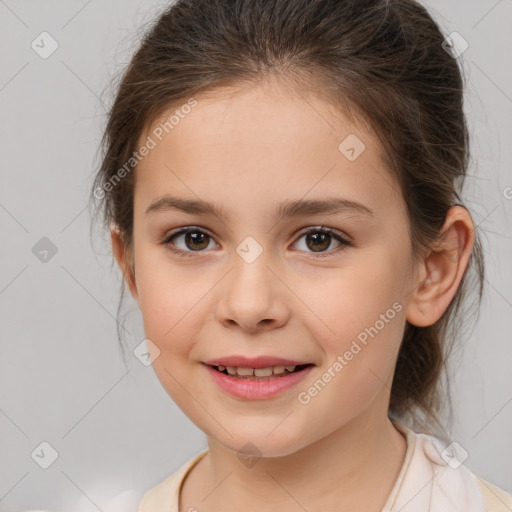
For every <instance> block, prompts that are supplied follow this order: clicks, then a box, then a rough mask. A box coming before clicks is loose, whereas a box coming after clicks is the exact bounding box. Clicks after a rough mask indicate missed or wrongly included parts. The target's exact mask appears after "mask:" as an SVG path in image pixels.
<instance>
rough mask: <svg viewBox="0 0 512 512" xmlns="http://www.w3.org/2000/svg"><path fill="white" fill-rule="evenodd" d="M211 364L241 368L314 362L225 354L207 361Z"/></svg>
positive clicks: (206, 362)
mask: <svg viewBox="0 0 512 512" xmlns="http://www.w3.org/2000/svg"><path fill="white" fill-rule="evenodd" d="M204 363H205V364H207V365H209V366H238V367H241V368H268V367H269V366H299V365H301V364H313V363H311V362H309V361H294V360H292V359H284V358H282V357H274V356H259V357H244V356H224V357H219V358H218V359H210V360H209V361H205V362H204Z"/></svg>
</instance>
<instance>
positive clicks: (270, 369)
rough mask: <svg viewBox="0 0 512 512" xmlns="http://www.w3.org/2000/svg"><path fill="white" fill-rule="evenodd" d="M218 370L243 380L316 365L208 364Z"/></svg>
mask: <svg viewBox="0 0 512 512" xmlns="http://www.w3.org/2000/svg"><path fill="white" fill-rule="evenodd" d="M208 366H210V367H211V368H213V369H215V370H216V371H217V372H219V373H222V374H224V375H228V376H229V377H232V378H235V379H241V380H272V379H280V378H283V377H286V376H288V375H290V374H292V373H300V372H302V371H304V370H305V369H306V368H309V367H311V366H314V364H312V363H308V364H299V365H279V366H267V367H265V368H249V367H241V366H224V365H208Z"/></svg>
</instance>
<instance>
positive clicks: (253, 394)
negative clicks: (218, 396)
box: [205, 365, 313, 400]
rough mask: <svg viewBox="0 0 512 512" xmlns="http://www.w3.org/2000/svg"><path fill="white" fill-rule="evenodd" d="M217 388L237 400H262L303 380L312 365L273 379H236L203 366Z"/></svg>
mask: <svg viewBox="0 0 512 512" xmlns="http://www.w3.org/2000/svg"><path fill="white" fill-rule="evenodd" d="M205 366H206V369H207V370H208V372H209V373H210V375H211V376H212V378H213V380H214V381H215V382H216V383H217V384H218V386H219V387H220V388H221V389H223V390H224V391H226V392H227V393H229V394H231V395H233V396H236V397H238V398H244V399H246V400H263V399H265V398H272V397H273V396H276V395H278V394H279V393H282V392H283V391H286V390H287V389H290V388H292V387H293V386H295V385H296V384H298V383H299V382H300V381H301V380H303V379H304V378H305V377H306V375H308V374H309V372H310V371H311V370H312V369H313V365H311V366H308V367H306V368H304V369H303V370H300V371H298V372H293V373H287V374H286V375H284V376H283V377H274V378H271V379H261V380H252V379H238V378H236V377H231V376H230V375H225V374H224V373H221V372H219V371H218V370H216V369H215V368H213V366H209V365H205Z"/></svg>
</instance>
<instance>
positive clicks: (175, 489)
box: [138, 420, 512, 512]
mask: <svg viewBox="0 0 512 512" xmlns="http://www.w3.org/2000/svg"><path fill="white" fill-rule="evenodd" d="M393 423H394V425H395V426H396V428H397V429H399V430H400V431H401V432H402V433H403V434H404V435H405V437H406V439H407V449H406V453H405V459H404V462H403V465H402V468H401V470H400V473H399V475H398V478H397V480H396V482H395V485H394V486H393V489H392V490H391V493H390V494H389V496H388V499H387V501H386V504H385V505H384V508H383V509H382V512H511V511H512V495H510V494H508V493H506V492H505V491H503V490H502V489H500V488H499V487H496V486H495V485H492V484H490V483H489V482H487V481H485V480H483V479H481V478H478V477H477V476H475V475H474V474H473V473H472V472H471V471H470V470H469V469H468V468H466V467H465V466H464V464H460V463H459V462H458V460H457V459H456V458H455V457H450V453H449V452H448V453H447V452H446V450H444V449H443V446H442V445H441V443H440V441H439V440H438V439H437V438H435V437H433V436H429V435H427V434H418V433H416V432H414V431H413V430H411V429H410V428H409V427H407V426H406V425H404V424H402V423H400V422H398V421H395V420H393ZM207 453H208V450H204V451H202V452H201V453H199V454H197V455H196V456H194V457H193V458H191V459H189V460H188V461H187V462H185V464H183V465H182V466H181V467H180V468H179V469H178V470H177V471H175V472H174V473H173V474H172V475H170V476H169V477H167V478H166V479H165V480H163V481H162V482H160V483H159V484H158V485H156V486H155V487H153V488H151V489H150V490H149V491H147V492H146V493H145V494H144V496H143V497H142V500H141V502H140V504H139V508H138V512H185V511H179V508H178V503H179V492H180V489H181V485H182V483H183V481H184V479H185V477H186V476H187V474H188V473H189V471H190V470H191V469H192V468H193V467H194V465H195V464H196V463H197V462H199V460H200V459H201V458H202V457H204V456H205V455H206V454H207Z"/></svg>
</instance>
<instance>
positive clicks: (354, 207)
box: [145, 195, 374, 222]
mask: <svg viewBox="0 0 512 512" xmlns="http://www.w3.org/2000/svg"><path fill="white" fill-rule="evenodd" d="M169 210H177V211H181V212H184V213H189V214H196V215H214V216H216V217H219V218H221V219H224V220H227V219H229V216H230V215H229V212H228V211H226V210H225V209H224V208H222V206H220V205H216V204H214V203H210V202H208V201H204V200H202V199H185V198H181V197H173V196H169V195H166V196H163V197H160V198H157V199H155V200H154V201H152V203H151V204H150V205H149V206H148V207H147V208H146V212H145V215H149V214H152V213H156V212H165V211H169ZM344 211H346V212H355V213H360V214H363V215H368V216H373V215H374V212H373V211H372V210H371V209H370V208H369V207H368V206H365V205H364V204H362V203H359V202H357V201H352V200H350V199H345V198H339V197H332V198H327V199H311V200H303V199H299V200H295V201H284V202H282V203H280V204H279V205H277V207H276V210H275V217H276V221H277V222H280V221H281V220H283V219H286V218H289V217H300V216H304V215H317V214H321V213H327V214H334V213H340V212H344Z"/></svg>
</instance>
